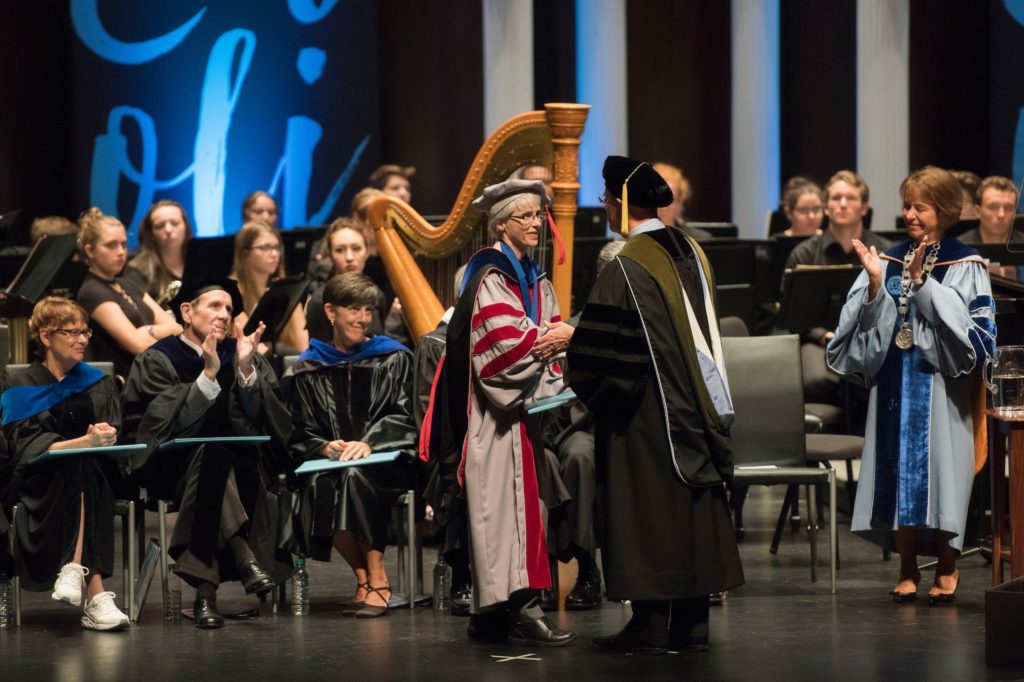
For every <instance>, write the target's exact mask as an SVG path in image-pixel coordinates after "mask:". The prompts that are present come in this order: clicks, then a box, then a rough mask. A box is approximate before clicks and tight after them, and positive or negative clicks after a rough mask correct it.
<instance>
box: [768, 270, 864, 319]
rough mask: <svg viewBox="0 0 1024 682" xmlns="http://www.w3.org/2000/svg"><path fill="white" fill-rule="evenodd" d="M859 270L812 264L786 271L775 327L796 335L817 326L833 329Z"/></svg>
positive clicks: (783, 276) (783, 277)
mask: <svg viewBox="0 0 1024 682" xmlns="http://www.w3.org/2000/svg"><path fill="white" fill-rule="evenodd" d="M860 271H861V268H860V267H857V266H855V265H812V266H806V267H801V268H797V269H796V270H786V271H785V272H784V273H783V275H782V307H781V308H780V309H779V316H778V318H776V321H775V324H776V326H777V327H778V328H779V329H785V330H787V331H790V332H793V333H797V334H802V333H804V332H806V331H808V330H810V329H814V328H816V327H823V328H825V329H835V328H836V325H838V324H839V313H840V312H841V311H842V309H843V304H845V303H846V296H847V294H849V293H850V287H851V286H853V282H854V281H855V280H856V279H857V275H859V274H860Z"/></svg>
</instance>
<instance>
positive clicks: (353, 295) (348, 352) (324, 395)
mask: <svg viewBox="0 0 1024 682" xmlns="http://www.w3.org/2000/svg"><path fill="white" fill-rule="evenodd" d="M323 296H324V310H325V312H326V314H327V318H328V319H329V320H330V321H331V325H332V327H333V329H334V342H333V344H326V343H323V342H321V341H318V340H316V339H313V340H312V341H310V347H309V349H308V350H307V351H306V352H305V353H303V354H302V355H301V356H300V357H299V359H298V361H297V362H296V363H295V365H293V367H292V369H291V370H290V371H291V372H293V374H294V382H293V385H292V391H291V393H292V414H293V416H294V431H293V432H292V441H291V443H292V455H293V458H294V460H295V462H296V465H298V464H301V463H302V462H303V461H306V460H318V459H322V458H327V459H336V460H340V461H343V462H345V461H351V460H358V459H364V458H366V457H368V456H369V455H370V453H371V452H385V451H394V450H398V451H400V453H401V454H400V455H399V457H398V459H397V460H395V461H393V462H387V463H378V464H370V465H363V466H351V467H347V468H343V469H337V470H333V471H329V472H324V473H317V474H312V475H310V476H309V477H307V478H306V479H305V480H304V481H303V507H302V518H303V526H304V531H305V535H306V538H305V541H306V550H307V552H308V554H309V555H310V556H311V557H313V558H314V559H318V560H320V561H328V560H330V552H331V547H332V546H333V547H334V548H335V549H337V550H338V553H339V554H341V556H342V557H343V558H344V559H345V561H347V562H348V563H349V565H350V566H351V567H352V570H353V571H355V574H356V582H357V584H358V589H357V591H356V595H355V598H354V600H353V602H352V604H351V605H350V607H349V608H347V609H346V610H345V611H343V613H345V614H346V615H354V616H356V617H358V618H373V617H376V616H382V615H384V614H386V613H387V608H388V602H389V600H390V598H391V588H390V586H389V585H388V578H387V573H386V572H385V570H384V547H385V545H386V544H387V527H388V519H389V518H390V512H391V505H392V503H393V501H394V499H395V497H396V496H397V495H399V494H401V493H402V492H404V491H406V490H408V489H409V488H410V486H411V485H412V475H413V474H412V472H413V470H414V469H413V467H414V462H415V457H416V450H415V438H416V427H415V425H414V423H413V418H412V401H411V397H410V396H411V387H412V371H411V370H412V358H411V354H410V353H409V351H408V349H407V348H405V347H404V346H402V345H401V344H399V343H397V342H396V341H394V340H392V339H390V338H388V337H386V336H373V337H368V336H367V328H368V326H369V324H370V320H371V319H372V318H373V311H374V310H376V309H377V308H378V307H379V305H380V300H381V297H382V296H383V294H382V293H381V291H380V289H378V288H377V287H376V285H374V284H373V282H372V281H370V279H369V278H367V277H365V276H364V275H361V274H359V273H354V272H353V273H346V274H343V275H338V276H336V277H334V278H332V279H331V280H330V281H329V282H328V283H327V286H326V287H325V288H324V295H323Z"/></svg>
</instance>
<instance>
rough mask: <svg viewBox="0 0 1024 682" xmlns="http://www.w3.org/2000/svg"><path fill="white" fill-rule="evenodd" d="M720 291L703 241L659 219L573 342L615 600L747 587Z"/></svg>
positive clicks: (645, 230) (607, 275) (612, 276)
mask: <svg viewBox="0 0 1024 682" xmlns="http://www.w3.org/2000/svg"><path fill="white" fill-rule="evenodd" d="M680 282H681V283H682V288H680V287H679V284H680ZM713 291H714V281H713V279H712V278H711V272H710V268H709V267H708V266H707V264H706V260H705V259H704V258H703V257H702V252H701V251H700V249H699V247H697V246H696V243H695V242H692V241H690V240H689V239H687V238H686V237H685V236H684V235H682V234H681V233H679V232H678V231H676V230H674V229H672V230H670V229H666V228H665V226H664V225H662V224H661V222H660V221H658V220H656V219H654V220H650V221H648V222H647V223H643V224H642V225H641V226H638V227H636V228H634V231H633V232H631V233H630V236H629V241H628V243H627V245H626V247H625V248H624V249H623V251H622V253H621V255H620V256H618V257H617V258H616V259H615V260H614V261H612V262H611V263H610V264H608V265H607V266H606V267H605V268H604V270H602V272H601V274H600V276H599V277H598V280H597V283H596V284H595V286H594V289H593V291H592V292H591V294H590V298H589V299H588V301H587V304H586V307H585V308H584V309H583V313H582V316H581V319H580V323H579V325H578V326H577V327H576V331H575V333H574V334H573V337H572V340H571V341H570V345H569V351H568V354H567V357H568V363H569V377H568V381H569V385H570V387H571V388H572V389H573V390H574V391H575V392H576V394H577V395H578V396H579V397H580V399H581V400H582V401H583V402H584V403H586V405H587V407H588V408H589V409H590V410H591V411H592V412H593V414H594V422H595V455H596V460H597V461H596V465H597V481H598V518H597V525H598V545H599V546H600V547H601V548H602V559H603V563H604V579H605V585H606V588H607V594H608V597H609V598H610V599H632V600H652V601H655V600H679V599H696V598H701V597H702V596H704V595H707V594H709V593H711V592H720V591H723V590H728V589H731V588H734V587H736V586H738V585H740V584H742V583H743V571H742V568H741V565H740V558H739V553H738V551H737V547H736V540H735V536H734V533H733V527H732V523H731V522H730V519H729V511H728V507H727V504H726V496H725V486H724V485H723V483H724V482H725V481H728V480H729V479H730V478H731V475H732V452H731V449H730V445H729V437H728V426H727V424H728V422H729V418H730V417H731V413H732V410H731V401H730V400H729V397H728V388H727V383H726V380H725V375H724V367H723V366H722V363H721V350H720V341H719V339H718V330H717V322H716V321H715V316H714V307H713V303H712V299H711V296H712V295H713V294H712V292H713ZM705 608H706V607H705Z"/></svg>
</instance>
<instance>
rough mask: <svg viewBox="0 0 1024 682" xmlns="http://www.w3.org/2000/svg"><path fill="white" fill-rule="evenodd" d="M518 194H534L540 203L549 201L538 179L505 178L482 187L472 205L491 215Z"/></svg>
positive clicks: (542, 184) (548, 202)
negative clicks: (480, 192) (482, 191)
mask: <svg viewBox="0 0 1024 682" xmlns="http://www.w3.org/2000/svg"><path fill="white" fill-rule="evenodd" d="M520 194H536V195H537V196H539V197H540V202H541V205H544V204H550V203H551V200H550V199H549V198H548V195H547V192H545V191H544V183H543V182H541V181H540V180H506V181H505V182H499V183H498V184H496V185H491V186H490V187H486V188H484V193H483V194H481V195H480V196H478V197H477V198H476V199H474V200H473V205H474V206H476V207H477V208H479V209H480V210H481V211H484V212H485V213H487V214H488V215H489V216H493V215H494V214H496V213H497V212H498V211H500V210H501V209H503V208H504V207H505V206H507V205H508V203H509V202H510V201H512V200H513V199H514V198H515V197H516V196H518V195H520Z"/></svg>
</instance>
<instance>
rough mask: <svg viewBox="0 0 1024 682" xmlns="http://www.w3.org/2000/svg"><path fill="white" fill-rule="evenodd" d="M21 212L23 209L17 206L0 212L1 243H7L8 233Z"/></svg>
mask: <svg viewBox="0 0 1024 682" xmlns="http://www.w3.org/2000/svg"><path fill="white" fill-rule="evenodd" d="M20 213H21V210H20V209H17V208H16V209H14V210H13V211H8V212H7V213H0V244H3V245H5V246H6V245H7V234H8V233H9V232H10V231H11V228H12V227H14V223H15V221H16V220H17V219H18V215H19V214H20Z"/></svg>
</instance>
